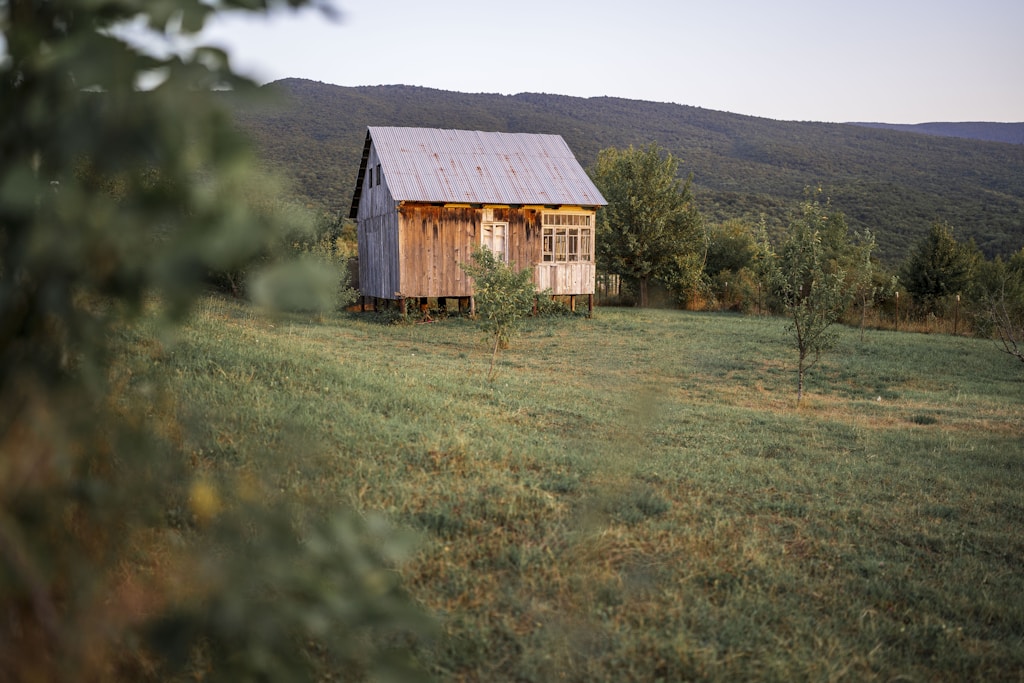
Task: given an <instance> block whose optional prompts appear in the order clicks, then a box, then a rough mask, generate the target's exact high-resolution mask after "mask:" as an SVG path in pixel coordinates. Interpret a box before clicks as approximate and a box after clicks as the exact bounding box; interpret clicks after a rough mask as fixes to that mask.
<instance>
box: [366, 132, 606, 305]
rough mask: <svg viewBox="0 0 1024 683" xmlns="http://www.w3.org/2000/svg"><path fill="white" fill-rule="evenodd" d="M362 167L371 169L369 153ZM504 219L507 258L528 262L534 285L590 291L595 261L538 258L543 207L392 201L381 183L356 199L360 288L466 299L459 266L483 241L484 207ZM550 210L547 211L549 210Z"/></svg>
mask: <svg viewBox="0 0 1024 683" xmlns="http://www.w3.org/2000/svg"><path fill="white" fill-rule="evenodd" d="M369 161H370V163H368V165H367V173H368V174H369V173H375V171H374V169H375V168H376V161H375V159H374V156H373V154H372V152H371V156H370V160H369ZM485 211H486V212H487V213H488V214H489V218H490V220H492V221H494V222H499V223H507V224H508V260H509V262H511V263H514V264H515V266H516V267H517V268H532V269H533V280H534V284H535V285H536V287H537V290H538V291H543V290H545V289H550V290H551V291H552V293H554V294H558V295H565V294H592V293H593V292H594V280H595V269H594V263H593V262H592V261H591V262H585V263H584V262H579V263H557V264H555V263H542V262H541V261H542V249H543V241H542V239H541V213H542V212H541V210H540V209H535V208H523V207H488V208H486V209H485V208H483V207H479V206H451V205H448V206H443V205H437V204H417V203H411V202H409V203H403V204H401V205H399V206H396V203H395V202H394V201H393V200H392V199H391V195H390V193H388V191H387V185H386V182H384V183H383V184H380V185H373V186H372V187H369V188H367V187H366V186H365V185H364V189H363V195H362V198H361V201H360V205H359V215H358V221H359V289H360V292H361V293H362V294H363V295H364V296H373V297H378V298H382V299H395V298H399V297H405V298H412V297H453V298H454V297H466V296H472V294H473V283H472V281H471V279H470V278H469V277H468V276H467V275H466V273H465V272H464V271H463V270H462V268H461V267H460V264H463V263H467V262H468V261H469V260H470V259H471V258H472V254H473V250H474V249H475V248H476V247H477V246H478V245H479V244H480V239H481V238H480V229H481V222H482V220H483V214H484V212H485ZM548 211H550V210H548Z"/></svg>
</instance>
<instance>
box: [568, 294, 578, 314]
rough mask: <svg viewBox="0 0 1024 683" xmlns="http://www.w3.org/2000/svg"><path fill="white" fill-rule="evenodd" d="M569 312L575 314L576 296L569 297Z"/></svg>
mask: <svg viewBox="0 0 1024 683" xmlns="http://www.w3.org/2000/svg"><path fill="white" fill-rule="evenodd" d="M569 310H570V311H572V312H573V313H575V312H576V295H575V294H570V295H569Z"/></svg>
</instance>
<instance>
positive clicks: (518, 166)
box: [350, 126, 606, 310]
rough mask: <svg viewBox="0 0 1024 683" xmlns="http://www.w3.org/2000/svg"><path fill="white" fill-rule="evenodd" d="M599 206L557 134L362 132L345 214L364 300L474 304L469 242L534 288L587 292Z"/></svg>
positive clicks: (598, 195) (426, 130)
mask: <svg viewBox="0 0 1024 683" xmlns="http://www.w3.org/2000/svg"><path fill="white" fill-rule="evenodd" d="M605 203H606V202H605V200H604V198H603V197H602V196H601V193H600V192H598V190H597V188H596V187H594V184H593V183H592V182H591V180H590V178H589V177H588V176H587V174H586V172H584V170H583V168H582V167H581V166H580V164H579V162H578V161H577V160H576V158H575V157H574V156H573V154H572V151H571V150H570V149H569V147H568V145H566V143H565V141H564V140H563V139H562V137H561V136H559V135H541V134H526V133H489V132H479V131H468V130H440V129H433V128H396V127H373V126H371V127H370V128H368V129H367V133H366V142H365V144H364V146H363V156H362V161H361V163H360V165H359V176H358V178H357V179H356V189H355V193H354V195H353V198H352V210H351V213H350V216H351V217H352V218H353V219H355V220H356V221H357V225H358V237H359V289H360V292H361V294H362V295H363V296H364V297H375V298H378V299H391V300H398V301H400V302H401V303H402V308H403V310H404V308H405V301H406V300H407V299H409V298H419V299H425V298H429V297H436V298H438V299H441V300H443V299H446V298H459V299H463V300H470V301H472V299H471V297H472V296H473V282H472V280H471V278H469V277H468V276H467V275H466V273H465V272H464V271H463V269H462V268H461V267H460V264H462V263H467V262H469V261H470V259H471V257H472V254H473V250H474V248H476V247H477V246H478V245H484V246H486V247H488V248H489V249H491V250H492V251H493V252H494V253H495V255H497V256H498V257H500V258H501V259H503V260H504V261H506V262H509V263H514V264H515V266H516V267H517V268H526V267H528V268H531V269H532V270H533V281H534V284H535V285H536V288H537V291H538V292H542V291H545V290H550V291H551V293H552V294H554V295H569V296H570V297H572V301H573V302H574V303H575V297H576V296H578V295H588V296H589V302H590V306H591V307H593V295H594V281H595V269H594V232H595V227H596V226H595V214H596V209H597V207H598V206H602V205H604V204H605Z"/></svg>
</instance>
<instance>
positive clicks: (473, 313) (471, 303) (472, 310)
mask: <svg viewBox="0 0 1024 683" xmlns="http://www.w3.org/2000/svg"><path fill="white" fill-rule="evenodd" d="M469 316H470V317H471V318H475V317H476V298H475V297H469Z"/></svg>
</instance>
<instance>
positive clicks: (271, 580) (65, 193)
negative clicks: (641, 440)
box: [0, 0, 413, 683]
mask: <svg viewBox="0 0 1024 683" xmlns="http://www.w3.org/2000/svg"><path fill="white" fill-rule="evenodd" d="M315 1H316V0H310V1H309V2H307V1H306V0H223V1H220V2H216V3H212V2H205V1H200V0H162V1H161V2H124V1H123V0H62V1H61V2H40V1H39V0H0V244H2V249H0V679H3V680H14V681H29V680H33V681H35V680H38V681H76V682H80V681H81V682H85V683H89V682H90V681H115V682H116V681H137V680H185V679H193V678H196V679H198V678H202V679H204V680H208V681H233V680H302V679H309V680H312V679H317V678H321V677H323V676H319V675H317V673H318V672H316V671H314V669H316V668H317V667H319V665H320V664H321V663H322V662H328V661H329V662H332V663H336V664H337V665H338V668H339V669H341V670H344V671H345V673H346V675H348V674H349V673H351V674H352V675H353V676H358V675H359V672H361V671H365V670H366V669H368V668H369V667H370V666H372V664H373V662H374V660H373V658H372V647H371V646H372V643H373V642H375V641H374V639H371V638H370V637H365V638H361V637H358V636H359V634H361V633H365V632H366V627H368V625H369V624H371V623H372V624H373V627H374V629H375V630H374V634H375V635H376V634H377V633H379V630H378V629H379V627H380V626H381V625H382V624H384V625H387V624H388V623H391V624H395V623H396V622H401V626H402V627H403V628H404V627H405V626H406V625H408V624H410V623H411V622H410V621H408V620H407V618H406V617H407V616H408V615H409V614H412V613H413V611H412V609H411V607H408V603H407V602H405V601H404V600H403V599H402V598H401V592H400V590H399V587H398V586H397V581H396V579H395V578H393V573H392V572H389V571H387V570H386V569H387V567H388V566H389V563H388V562H386V561H385V558H383V557H381V556H382V554H383V553H385V552H387V550H386V549H385V545H386V544H385V545H382V544H381V542H380V538H379V536H378V535H377V532H376V530H374V534H373V542H372V543H371V542H370V541H369V540H368V539H369V536H370V534H369V533H365V532H364V526H365V522H364V521H363V520H362V519H361V518H360V517H358V516H356V515H354V514H353V515H337V516H335V515H324V516H322V517H321V516H318V517H320V519H319V520H318V521H317V522H314V523H310V524H304V525H302V528H301V536H300V533H299V532H297V529H298V528H299V526H298V525H297V521H298V520H297V517H296V515H295V514H293V513H292V511H290V510H289V509H287V508H286V507H285V503H284V502H283V501H282V502H280V504H279V505H274V504H271V503H269V502H266V501H265V500H264V497H268V498H269V497H270V495H271V494H269V493H268V492H269V491H270V490H271V489H264V488H260V486H259V484H258V483H255V482H254V483H252V486H251V487H250V489H252V490H253V495H249V494H246V492H245V491H240V490H232V488H231V487H230V486H227V485H226V484H224V483H221V482H217V481H216V476H215V471H216V470H215V468H216V465H215V464H209V466H208V468H207V467H206V466H205V465H204V464H200V463H198V462H197V456H196V451H197V448H196V445H197V444H198V443H204V442H206V441H205V440H206V439H207V438H208V435H207V434H204V433H202V429H203V428H202V427H198V426H197V427H195V428H194V429H192V428H190V425H193V424H195V425H199V424H200V423H202V420H201V419H198V418H197V417H195V416H198V415H200V414H201V411H202V408H203V407H202V406H196V405H190V404H189V399H188V397H185V396H176V397H169V396H166V395H164V393H163V392H161V389H160V386H159V384H158V379H157V378H158V377H159V373H157V372H154V370H153V368H154V366H155V365H157V364H159V363H160V362H161V360H162V359H166V358H167V357H168V356H170V355H171V354H169V353H168V352H167V351H166V350H165V348H164V346H163V344H164V343H165V342H167V340H168V339H169V338H170V336H171V335H164V334H160V333H151V331H150V330H151V328H149V327H145V328H144V327H141V326H139V325H137V323H139V322H140V317H141V315H142V314H143V313H146V314H147V319H146V321H145V323H146V324H147V325H148V324H150V323H151V321H150V319H149V318H148V312H149V308H150V303H152V304H153V306H155V307H156V308H158V309H159V310H161V311H163V312H164V314H165V316H166V318H167V323H168V324H170V323H171V322H172V321H174V320H178V319H180V316H181V315H182V314H184V313H185V312H187V310H188V308H189V305H190V303H191V302H192V301H193V300H194V297H195V295H196V293H197V291H198V290H199V287H200V286H202V284H203V281H204V278H205V276H206V274H207V273H208V272H209V271H211V270H222V269H224V270H227V269H233V268H237V267H240V266H241V265H243V264H245V263H247V262H248V261H249V260H250V259H251V258H253V257H254V256H256V255H258V254H261V253H263V251H264V250H265V249H266V248H267V247H268V245H269V244H270V243H272V242H274V241H275V238H276V236H277V235H279V234H280V231H281V229H282V227H286V226H288V224H289V223H290V222H291V221H290V219H289V218H288V217H287V216H283V215H281V214H280V213H277V212H274V211H271V210H268V209H267V207H268V206H273V205H274V202H273V201H272V197H273V196H274V195H275V191H276V189H277V184H276V183H274V182H271V181H270V180H268V179H266V178H265V177H262V176H260V175H257V174H255V173H254V172H253V171H252V169H253V168H255V167H257V166H258V164H257V163H256V160H255V159H254V157H253V155H252V154H251V153H250V152H249V151H248V149H247V146H246V145H245V144H244V141H243V140H242V139H241V138H240V137H239V134H238V132H237V130H236V128H235V126H234V125H233V124H232V123H231V121H230V120H229V119H228V117H227V116H226V115H225V114H224V113H223V112H222V110H221V109H220V108H219V107H218V106H217V101H218V99H219V98H218V97H216V96H215V92H214V91H215V90H219V89H220V88H223V87H231V88H234V89H236V90H243V89H248V90H249V91H250V92H253V91H254V90H255V84H253V83H251V82H249V81H247V80H245V79H242V78H239V77H238V76H237V75H235V74H234V73H233V72H232V71H231V69H230V68H229V65H228V60H227V56H226V55H225V54H224V53H223V52H222V51H220V50H217V49H214V48H209V47H197V48H195V49H189V50H187V51H185V52H183V53H182V54H171V55H163V56H160V55H149V54H145V53H143V52H140V50H139V49H138V48H136V47H133V46H132V45H129V44H128V43H126V42H125V41H124V40H123V39H121V38H119V37H118V35H119V34H118V31H117V30H116V29H117V28H118V27H119V26H123V25H126V24H130V25H132V26H135V27H136V28H139V29H140V30H143V29H145V30H148V31H149V32H150V33H151V34H152V35H151V38H152V39H153V41H154V43H155V44H161V45H166V44H178V43H179V42H180V39H181V38H182V37H183V36H184V37H186V38H193V37H195V34H197V33H198V32H199V31H201V29H202V28H203V26H204V25H205V23H206V21H207V20H208V19H209V18H210V17H211V16H213V14H215V12H216V11H217V8H227V9H234V10H237V11H255V12H264V11H267V10H269V9H272V8H273V7H274V6H281V7H285V6H291V7H298V6H302V5H309V4H314V3H315ZM154 74H158V75H160V77H161V78H162V81H161V83H160V84H159V85H158V86H157V87H155V88H154V89H152V90H150V91H148V92H139V91H138V90H137V85H138V82H139V80H140V79H142V78H145V77H147V76H152V75H154ZM259 204H262V206H258V205H259ZM165 330H166V328H160V332H163V331H165ZM141 349H146V350H145V351H142V350H141ZM225 377H226V375H225ZM198 451H199V453H202V450H201V449H198ZM240 457H242V456H241V454H240ZM275 489H276V487H275ZM257 491H258V493H256V492H257ZM264 494H266V495H264ZM264 503H266V504H264ZM328 518H329V519H328ZM386 535H387V534H386ZM390 661H393V657H392V656H391V655H389V662H390Z"/></svg>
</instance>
